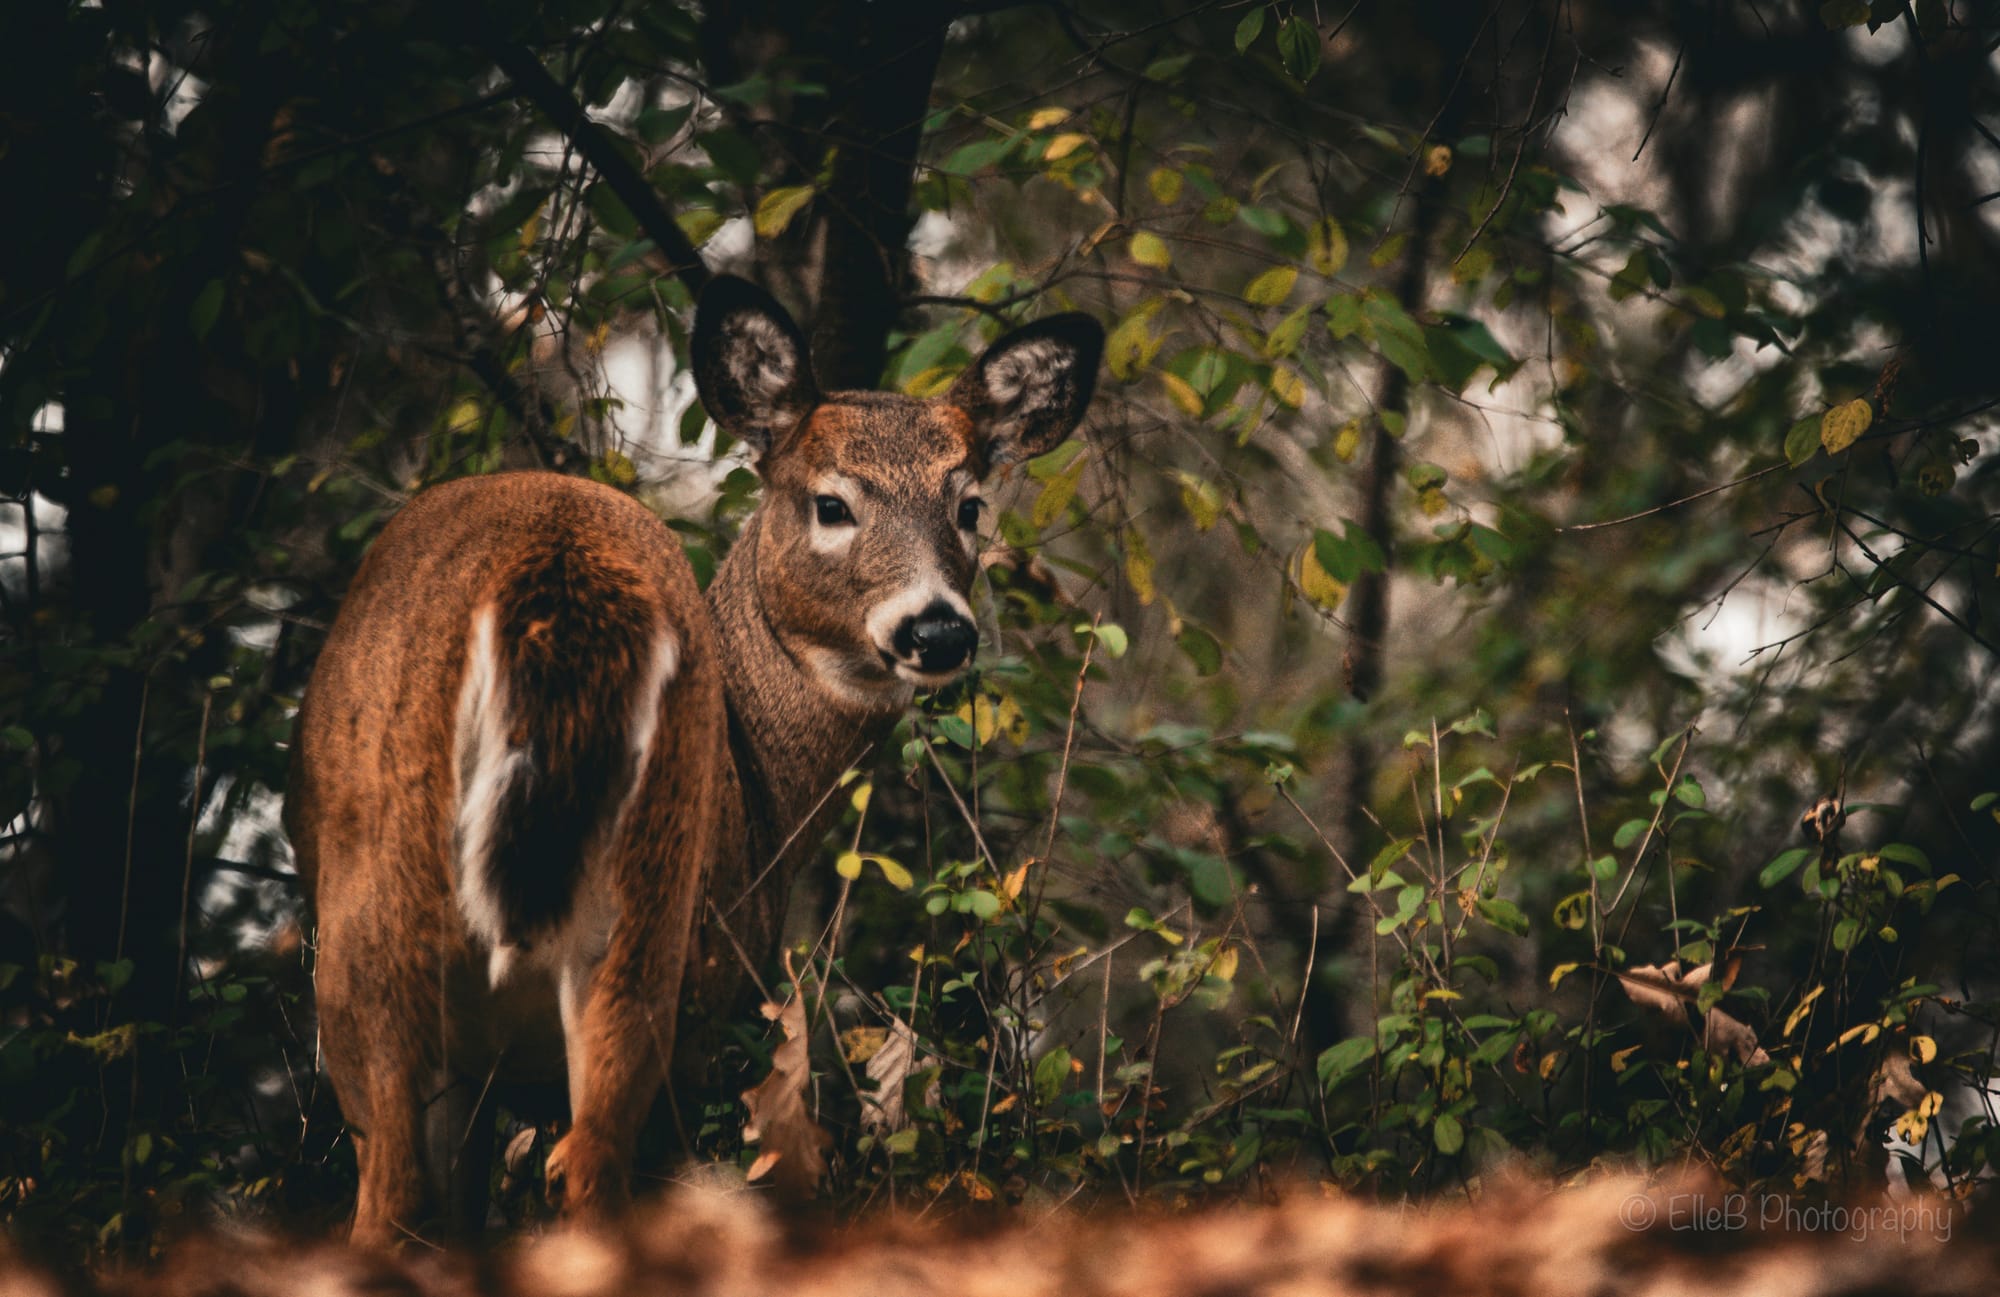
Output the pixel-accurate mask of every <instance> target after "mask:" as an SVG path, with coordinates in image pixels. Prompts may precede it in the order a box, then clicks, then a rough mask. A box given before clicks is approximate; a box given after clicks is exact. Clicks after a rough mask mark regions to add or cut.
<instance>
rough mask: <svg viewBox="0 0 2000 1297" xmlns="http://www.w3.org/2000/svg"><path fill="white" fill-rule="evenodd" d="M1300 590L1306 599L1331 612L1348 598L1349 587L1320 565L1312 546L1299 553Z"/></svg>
mask: <svg viewBox="0 0 2000 1297" xmlns="http://www.w3.org/2000/svg"><path fill="white" fill-rule="evenodd" d="M1299 589H1300V590H1301V591H1303V592H1304V593H1305V596H1306V598H1308V599H1310V600H1312V601H1313V602H1314V603H1316V604H1318V605H1319V606H1320V607H1322V608H1325V609H1326V610H1328V611H1329V612H1331V611H1332V610H1333V609H1335V608H1338V607H1339V606H1340V601H1341V600H1342V599H1345V598H1346V597H1347V586H1346V585H1345V584H1343V583H1342V582H1340V581H1339V580H1337V579H1335V577H1334V575H1333V574H1332V573H1331V572H1328V571H1327V570H1326V569H1325V568H1323V567H1321V566H1320V565H1319V555H1318V554H1317V553H1315V552H1314V550H1313V547H1312V545H1311V544H1307V545H1306V547H1305V548H1304V549H1302V550H1300V551H1299Z"/></svg>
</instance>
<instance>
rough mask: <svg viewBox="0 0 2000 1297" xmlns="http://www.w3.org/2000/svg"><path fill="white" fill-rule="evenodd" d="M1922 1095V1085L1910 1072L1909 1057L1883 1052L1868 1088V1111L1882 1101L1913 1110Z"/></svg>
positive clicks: (1900, 1053)
mask: <svg viewBox="0 0 2000 1297" xmlns="http://www.w3.org/2000/svg"><path fill="white" fill-rule="evenodd" d="M1924 1093H1925V1091H1924V1083H1923V1082H1922V1081H1919V1080H1918V1079H1917V1074H1916V1073H1915V1072H1912V1071H1911V1070H1910V1056H1909V1055H1908V1054H1906V1053H1904V1052H1903V1051H1901V1050H1893V1049H1892V1050H1884V1051H1883V1052H1882V1065H1881V1066H1880V1067H1878V1068H1876V1069H1875V1078H1874V1080H1872V1081H1870V1082H1869V1086H1868V1107H1869V1109H1870V1111H1873V1110H1874V1108H1875V1105H1877V1104H1879V1103H1881V1102H1882V1101H1883V1100H1884V1099H1894V1100H1895V1101H1896V1102H1897V1103H1898V1104H1900V1105H1902V1106H1903V1107H1905V1108H1914V1107H1916V1106H1917V1105H1918V1104H1919V1103H1921V1102H1922V1101H1923V1097H1924Z"/></svg>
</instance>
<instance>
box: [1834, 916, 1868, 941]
mask: <svg viewBox="0 0 2000 1297" xmlns="http://www.w3.org/2000/svg"><path fill="white" fill-rule="evenodd" d="M1860 940H1861V920H1859V919H1857V918H1855V917H1853V916H1852V915H1849V916H1848V917H1847V918H1844V919H1842V920H1841V921H1840V922H1838V923H1836V924H1834V925H1833V948H1834V949H1835V950H1852V949H1854V946H1855V943H1856V942H1858V941H1860Z"/></svg>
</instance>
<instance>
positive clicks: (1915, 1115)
mask: <svg viewBox="0 0 2000 1297" xmlns="http://www.w3.org/2000/svg"><path fill="white" fill-rule="evenodd" d="M1942 1106H1944V1096H1943V1095H1942V1094H1939V1093H1938V1092H1937V1091H1936V1090H1929V1091H1926V1092H1925V1093H1924V1097H1923V1098H1921V1099H1919V1100H1918V1101H1917V1105H1916V1107H1914V1108H1911V1109H1910V1110H1909V1111H1908V1112H1906V1113H1904V1114H1903V1115H1902V1116H1900V1117H1898V1118H1896V1122H1895V1125H1894V1126H1893V1127H1891V1129H1893V1130H1894V1131H1895V1132H1896V1134H1898V1135H1900V1136H1902V1137H1903V1138H1904V1139H1905V1140H1907V1141H1909V1142H1910V1143H1912V1144H1922V1143H1923V1142H1924V1136H1925V1135H1927V1134H1929V1133H1930V1128H1931V1118H1932V1117H1935V1116H1936V1115H1937V1110H1938V1109H1939V1108H1940V1107H1942Z"/></svg>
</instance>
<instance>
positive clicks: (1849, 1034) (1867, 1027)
mask: <svg viewBox="0 0 2000 1297" xmlns="http://www.w3.org/2000/svg"><path fill="white" fill-rule="evenodd" d="M1881 1034H1882V1028H1881V1027H1879V1026H1877V1025H1876V1024H1874V1023H1872V1022H1863V1023H1858V1024H1856V1025H1855V1026H1852V1027H1849V1028H1848V1029H1847V1030H1846V1031H1843V1032H1841V1033H1840V1039H1839V1040H1836V1041H1834V1042H1833V1043H1832V1044H1831V1045H1828V1046H1827V1047H1826V1052H1827V1053H1829V1054H1831V1053H1832V1052H1833V1051H1834V1050H1836V1049H1839V1048H1840V1047H1841V1046H1842V1045H1845V1044H1847V1043H1849V1042H1850V1041H1854V1040H1857V1039H1858V1040H1859V1041H1860V1042H1861V1043H1862V1044H1864V1045H1865V1044H1867V1043H1868V1042H1870V1041H1872V1040H1874V1039H1875V1037H1877V1036H1879V1035H1881Z"/></svg>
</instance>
